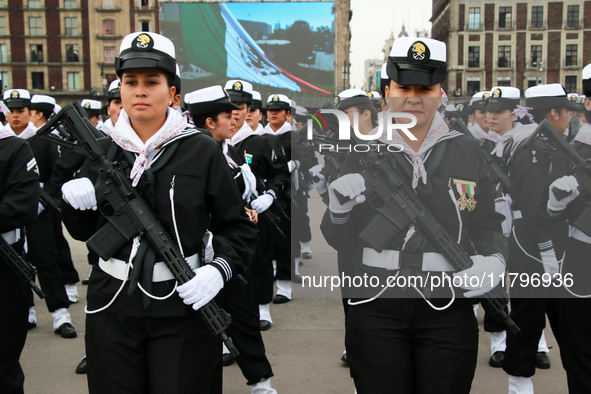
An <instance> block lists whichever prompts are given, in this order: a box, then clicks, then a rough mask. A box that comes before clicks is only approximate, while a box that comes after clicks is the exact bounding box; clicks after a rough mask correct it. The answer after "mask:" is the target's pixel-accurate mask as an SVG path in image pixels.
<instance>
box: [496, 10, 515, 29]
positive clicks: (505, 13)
mask: <svg viewBox="0 0 591 394" xmlns="http://www.w3.org/2000/svg"><path fill="white" fill-rule="evenodd" d="M512 10H513V7H499V27H511V23H512V22H513V17H512V16H513V14H512V12H513V11H512Z"/></svg>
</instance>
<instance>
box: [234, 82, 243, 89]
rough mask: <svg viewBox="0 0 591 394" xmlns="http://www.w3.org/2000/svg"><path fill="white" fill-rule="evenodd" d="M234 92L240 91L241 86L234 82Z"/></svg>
mask: <svg viewBox="0 0 591 394" xmlns="http://www.w3.org/2000/svg"><path fill="white" fill-rule="evenodd" d="M232 89H234V90H242V84H241V83H240V82H238V81H236V82H234V86H232Z"/></svg>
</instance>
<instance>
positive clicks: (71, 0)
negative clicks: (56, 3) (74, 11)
mask: <svg viewBox="0 0 591 394" xmlns="http://www.w3.org/2000/svg"><path fill="white" fill-rule="evenodd" d="M77 7H78V4H76V0H64V8H77Z"/></svg>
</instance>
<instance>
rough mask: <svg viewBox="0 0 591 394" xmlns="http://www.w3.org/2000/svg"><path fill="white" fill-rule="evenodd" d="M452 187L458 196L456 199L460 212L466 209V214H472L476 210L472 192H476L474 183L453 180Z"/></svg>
mask: <svg viewBox="0 0 591 394" xmlns="http://www.w3.org/2000/svg"><path fill="white" fill-rule="evenodd" d="M453 181H454V185H456V190H457V191H458V194H459V195H460V198H459V199H458V208H459V209H460V211H463V210H464V209H466V208H467V209H468V212H472V211H473V210H474V208H476V200H475V199H474V192H475V190H476V183H475V182H470V181H462V180H460V179H454V180H453Z"/></svg>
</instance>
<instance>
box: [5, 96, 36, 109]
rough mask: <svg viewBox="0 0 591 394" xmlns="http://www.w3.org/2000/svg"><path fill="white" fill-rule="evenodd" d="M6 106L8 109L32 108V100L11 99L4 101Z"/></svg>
mask: <svg viewBox="0 0 591 394" xmlns="http://www.w3.org/2000/svg"><path fill="white" fill-rule="evenodd" d="M4 104H6V106H7V107H8V109H12V108H25V107H28V108H30V107H31V99H23V98H11V99H6V100H4Z"/></svg>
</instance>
